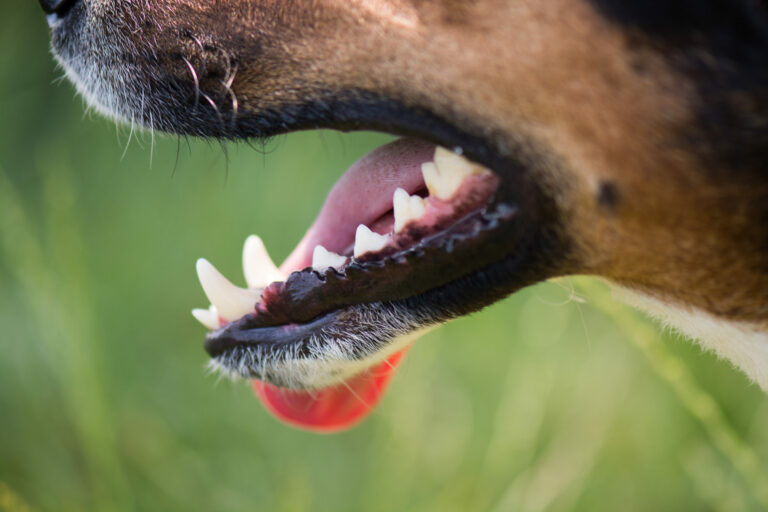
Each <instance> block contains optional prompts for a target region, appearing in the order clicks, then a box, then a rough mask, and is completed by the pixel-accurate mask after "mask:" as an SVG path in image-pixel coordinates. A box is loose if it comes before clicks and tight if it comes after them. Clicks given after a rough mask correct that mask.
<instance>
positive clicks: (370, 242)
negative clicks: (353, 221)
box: [353, 224, 389, 258]
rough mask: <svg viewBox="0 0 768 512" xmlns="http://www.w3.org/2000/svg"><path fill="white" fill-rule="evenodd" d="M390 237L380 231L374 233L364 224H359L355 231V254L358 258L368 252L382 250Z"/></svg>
mask: <svg viewBox="0 0 768 512" xmlns="http://www.w3.org/2000/svg"><path fill="white" fill-rule="evenodd" d="M388 241H389V238H387V237H386V236H384V235H380V234H378V233H374V232H373V231H371V230H370V229H368V227H367V226H366V225H364V224H360V225H359V226H357V233H355V250H354V251H353V252H354V256H355V258H357V257H358V256H361V255H363V254H365V253H367V252H371V251H380V250H381V249H383V248H384V246H386V245H387V242H388Z"/></svg>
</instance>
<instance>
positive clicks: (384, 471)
mask: <svg viewBox="0 0 768 512" xmlns="http://www.w3.org/2000/svg"><path fill="white" fill-rule="evenodd" d="M3 13H4V15H3V17H2V19H0V43H2V45H3V46H2V47H3V48H4V50H3V52H2V53H1V54H0V113H2V116H1V117H0V326H2V334H1V335H0V354H2V355H0V510H7V511H13V512H18V511H26V510H35V511H38V510H39V511H43V510H46V511H47V510H50V511H89V510H94V511H109V510H121V511H122V510H125V511H128V510H141V511H155V510H156V511H196V510H200V511H210V510H227V511H240V510H242V511H252V510H269V511H281V512H282V511H286V512H288V511H304V510H312V511H317V510H328V511H360V510H365V511H391V510H398V511H401V510H402V511H441V512H442V511H470V510H472V511H474V510H478V511H480V510H482V511H485V510H488V511H508V510H516V511H517V510H520V511H545V510H546V511H594V510H622V511H632V510H638V511H644V510H674V511H680V510H713V511H738V512H741V511H750V510H752V511H758V510H766V509H768V491H767V490H768V477H767V476H766V458H768V401H767V400H766V398H765V396H764V395H763V394H762V393H761V392H760V391H759V390H758V389H757V388H756V387H755V386H753V385H750V384H749V383H748V382H747V380H746V379H745V378H744V377H743V376H741V375H740V374H739V373H738V372H736V371H734V370H732V369H730V367H729V366H728V365H727V364H726V363H722V362H718V361H716V360H715V359H714V358H713V357H712V356H711V355H707V354H702V353H701V352H700V351H699V350H698V349H697V348H696V347H695V346H694V345H692V344H690V343H688V342H686V341H681V340H678V339H677V338H676V337H675V336H674V335H670V334H669V333H666V332H662V331H661V330H660V329H659V328H658V327H656V326H655V325H654V324H652V323H651V322H649V321H648V320H646V319H645V318H644V317H643V316H642V315H640V314H639V313H636V312H634V311H632V310H630V309H628V308H625V307H624V306H621V305H619V304H616V303H615V302H613V301H612V299H611V297H610V294H609V293H608V292H607V291H606V289H605V287H604V286H602V285H601V284H599V283H597V282H594V281H592V280H589V279H582V278H580V279H564V280H558V281H556V282H552V283H545V284H542V285H540V286H537V287H534V288H532V289H529V290H525V291H523V292H521V293H519V294H516V295H515V296H513V297H510V298H509V299H507V300H505V301H503V302H502V303H500V304H498V305H496V306H494V307H492V308H489V309H488V310H486V311H483V312H481V313H479V314H476V315H473V316H471V317H469V318H465V319H462V320H459V321H457V322H455V323H453V324H451V325H449V326H446V327H443V328H441V329H438V330H437V331H435V332H433V333H430V334H429V335H428V336H426V337H425V338H423V339H422V340H421V341H420V342H419V343H418V344H417V345H416V346H415V347H414V349H413V350H412V351H411V353H410V355H409V357H408V359H407V360H406V362H405V363H404V365H403V368H402V370H401V371H400V372H399V375H398V376H397V377H396V379H395V381H394V382H393V385H392V387H391V390H390V392H389V394H388V396H387V397H386V398H385V400H384V401H383V403H382V405H381V407H380V408H379V409H378V410H377V411H376V412H375V413H374V414H373V415H372V416H371V418H369V419H368V420H367V421H366V422H365V423H364V424H363V425H361V426H360V427H359V428H357V429H355V430H352V431H350V432H347V433H343V434H339V435H333V436H318V435H312V434H307V433H303V432H299V431H296V430H293V429H290V428H288V427H285V426H283V425H281V424H279V423H277V422H276V421H274V420H273V419H272V418H270V417H269V416H268V415H267V414H266V413H265V412H264V411H263V410H262V409H261V407H260V405H259V403H258V401H257V400H256V399H254V397H253V396H252V394H251V392H250V390H249V389H248V386H246V385H244V384H231V383H229V382H218V383H217V380H216V378H215V377H212V376H208V375H206V373H205V371H204V365H205V363H206V357H205V354H204V352H203V350H202V340H203V336H204V330H203V328H202V327H201V326H199V325H197V324H196V323H195V321H194V320H193V319H192V317H191V316H190V315H189V310H190V309H191V308H192V307H195V306H201V305H205V303H206V301H205V298H204V296H203V293H202V291H201V290H200V288H199V286H198V284H197V282H196V278H195V274H194V261H195V259H196V258H197V257H199V256H205V257H207V258H209V259H210V260H211V261H213V262H214V263H215V264H216V265H217V266H219V267H220V268H221V270H222V271H223V272H224V273H225V274H226V275H229V276H231V277H232V278H233V279H238V278H239V270H238V269H239V261H238V257H239V252H240V244H241V243H242V242H243V240H244V239H245V237H246V236H247V235H248V234H250V233H252V232H256V233H258V234H260V235H261V236H262V237H263V238H264V239H265V241H266V243H267V245H268V247H269V248H270V250H271V251H272V253H273V255H274V256H275V258H276V259H279V258H282V257H284V256H286V255H287V254H288V252H289V251H290V250H291V248H292V247H293V245H294V244H295V243H296V241H297V240H298V239H299V238H300V237H301V235H302V234H303V230H304V229H306V228H307V226H308V225H309V222H310V221H311V219H312V218H313V216H314V214H315V213H316V211H317V209H318V208H319V206H320V204H321V202H322V200H323V198H324V194H325V193H326V192H327V190H328V189H329V187H330V186H331V184H332V183H333V182H334V181H335V179H336V178H337V177H338V175H339V173H340V172H341V171H342V170H343V169H345V168H346V166H347V165H349V164H350V163H351V162H352V161H354V160H355V159H356V158H358V157H359V156H361V155H362V154H364V152H365V151H367V150H369V149H370V148H373V147H375V146H376V145H379V144H381V142H383V141H385V140H387V139H386V137H383V136H380V135H375V134H354V135H345V136H341V135H338V134H336V133H332V132H322V133H302V134H296V135H292V136H289V137H284V138H280V139H277V140H275V141H273V142H271V143H270V144H268V145H267V147H266V148H265V149H266V150H267V151H266V154H262V153H261V152H260V151H258V149H259V148H258V147H257V148H256V150H254V149H253V148H250V147H248V146H246V145H228V146H227V147H226V151H225V149H224V148H222V147H221V146H219V145H218V144H215V143H214V144H209V143H205V142H199V141H189V142H187V141H181V142H180V143H179V142H178V141H177V140H176V139H174V138H160V137H158V138H157V140H156V141H155V144H154V151H153V154H152V155H151V157H150V152H151V151H150V149H151V148H150V146H151V143H150V139H149V137H148V136H147V135H144V136H143V137H141V136H140V137H138V138H135V139H134V140H133V141H132V142H131V143H130V145H129V146H128V148H127V150H126V143H127V139H128V134H127V133H128V132H127V130H126V129H124V128H120V129H116V128H115V126H114V124H113V123H110V122H108V121H105V120H102V119H91V116H85V118H84V116H83V112H84V108H83V106H82V104H81V102H80V101H79V100H78V99H73V92H72V89H71V88H70V87H69V86H68V85H66V84H63V85H58V86H57V85H52V84H51V82H52V81H53V80H54V79H55V78H56V77H57V76H58V75H59V72H58V71H56V70H55V69H54V66H53V64H52V62H51V59H50V57H49V55H48V54H47V51H46V47H47V30H46V27H45V22H44V19H43V18H42V16H41V15H40V14H39V13H38V9H37V6H36V5H34V2H28V3H26V2H25V3H23V4H22V3H21V2H18V3H13V4H11V3H10V2H6V3H5V4H4V5H3ZM123 153H125V156H123ZM177 153H178V155H177ZM150 159H151V161H152V165H151V166H150Z"/></svg>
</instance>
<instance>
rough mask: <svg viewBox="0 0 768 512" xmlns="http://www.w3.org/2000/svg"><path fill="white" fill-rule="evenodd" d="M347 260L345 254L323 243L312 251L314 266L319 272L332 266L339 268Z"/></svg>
mask: <svg viewBox="0 0 768 512" xmlns="http://www.w3.org/2000/svg"><path fill="white" fill-rule="evenodd" d="M346 262H347V258H346V257H345V256H342V255H341V254H336V253H335V252H331V251H329V250H328V249H326V248H325V247H323V246H322V245H317V246H315V251H314V252H313V253H312V268H313V269H315V270H317V271H318V272H325V271H326V270H328V269H329V268H331V267H333V268H335V269H339V268H341V267H343V266H344V264H345V263H346Z"/></svg>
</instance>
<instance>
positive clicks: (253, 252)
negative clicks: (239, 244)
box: [243, 235, 285, 288]
mask: <svg viewBox="0 0 768 512" xmlns="http://www.w3.org/2000/svg"><path fill="white" fill-rule="evenodd" d="M243 274H245V282H246V283H248V287H249V288H265V287H266V286H267V285H268V284H270V283H274V282H275V281H283V280H284V279H285V276H284V275H283V274H282V272H280V271H279V270H278V269H277V266H276V265H275V264H274V263H273V262H272V258H270V257H269V253H267V249H266V247H264V242H262V241H261V238H259V237H258V236H256V235H251V236H249V237H248V238H246V240H245V245H244V246H243Z"/></svg>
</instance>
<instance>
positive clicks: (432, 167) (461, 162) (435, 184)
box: [421, 147, 490, 200]
mask: <svg viewBox="0 0 768 512" xmlns="http://www.w3.org/2000/svg"><path fill="white" fill-rule="evenodd" d="M421 172H422V174H423V176H424V182H425V183H426V185H427V189H429V193H430V194H431V195H434V196H436V197H438V198H440V199H443V200H448V199H450V198H451V196H453V194H455V193H456V191H457V190H458V189H459V187H460V186H461V182H462V181H464V178H465V177H467V176H470V175H472V174H482V173H486V172H490V171H489V170H488V169H486V168H484V167H483V166H481V165H477V164H474V163H472V162H470V161H469V160H467V159H466V158H464V157H463V156H461V155H457V154H456V153H454V152H453V151H449V150H447V149H445V148H441V147H438V148H437V149H435V161H434V162H427V163H424V164H422V166H421Z"/></svg>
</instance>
